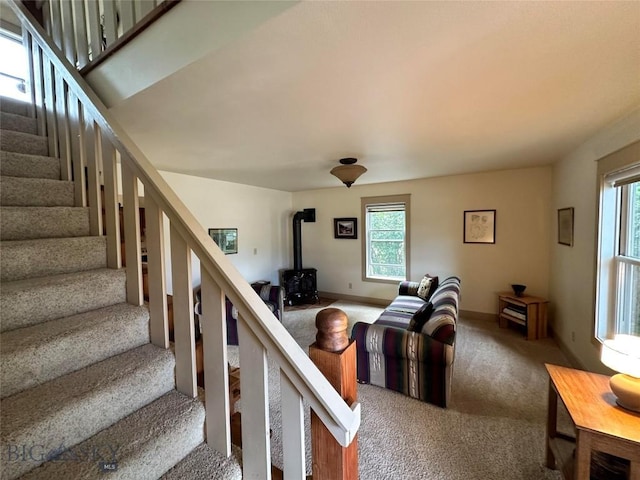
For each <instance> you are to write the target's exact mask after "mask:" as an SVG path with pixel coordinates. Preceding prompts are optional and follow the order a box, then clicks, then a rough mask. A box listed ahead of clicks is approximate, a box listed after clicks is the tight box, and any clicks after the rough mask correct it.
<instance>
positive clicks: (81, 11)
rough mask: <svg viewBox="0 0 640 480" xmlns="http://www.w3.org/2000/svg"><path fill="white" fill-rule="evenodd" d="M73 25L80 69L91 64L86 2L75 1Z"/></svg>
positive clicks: (81, 0)
mask: <svg viewBox="0 0 640 480" xmlns="http://www.w3.org/2000/svg"><path fill="white" fill-rule="evenodd" d="M73 25H74V30H75V33H76V52H77V56H76V58H77V65H78V68H82V67H84V66H85V65H86V64H87V63H89V39H88V37H87V15H86V12H85V8H84V0H73Z"/></svg>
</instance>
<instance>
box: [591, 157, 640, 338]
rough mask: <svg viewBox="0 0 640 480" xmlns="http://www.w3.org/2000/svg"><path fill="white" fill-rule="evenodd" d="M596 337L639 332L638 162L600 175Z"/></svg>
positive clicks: (639, 216) (639, 167) (639, 177)
mask: <svg viewBox="0 0 640 480" xmlns="http://www.w3.org/2000/svg"><path fill="white" fill-rule="evenodd" d="M600 198H601V201H600V226H599V246H598V247H599V252H598V254H599V258H598V278H597V292H596V299H597V303H596V337H597V338H598V339H599V340H604V339H605V338H610V337H612V336H613V335H614V334H616V333H625V334H630V335H637V336H640V164H637V165H634V166H630V167H627V168H622V169H620V170H616V171H614V172H611V173H607V174H604V175H603V176H602V184H601V197H600Z"/></svg>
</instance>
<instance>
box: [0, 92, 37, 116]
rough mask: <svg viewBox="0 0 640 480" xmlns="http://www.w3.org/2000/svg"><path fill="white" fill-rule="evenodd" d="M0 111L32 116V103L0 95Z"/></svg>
mask: <svg viewBox="0 0 640 480" xmlns="http://www.w3.org/2000/svg"><path fill="white" fill-rule="evenodd" d="M0 111H3V112H7V113H15V114H16V115H24V116H25V117H30V116H31V113H30V112H31V104H30V103H27V102H22V101H20V100H16V99H15V98H9V97H0Z"/></svg>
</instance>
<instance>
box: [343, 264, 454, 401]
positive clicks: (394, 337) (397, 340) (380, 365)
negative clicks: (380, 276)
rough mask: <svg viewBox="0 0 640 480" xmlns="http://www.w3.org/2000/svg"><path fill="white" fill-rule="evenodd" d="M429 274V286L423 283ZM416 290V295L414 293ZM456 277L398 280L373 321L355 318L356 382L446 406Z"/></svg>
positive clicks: (449, 379)
mask: <svg viewBox="0 0 640 480" xmlns="http://www.w3.org/2000/svg"><path fill="white" fill-rule="evenodd" d="M428 278H430V279H431V282H430V287H429V288H428V290H426V289H425V288H422V287H424V283H425V282H426V280H427V279H428ZM419 293H420V295H419ZM459 297H460V279H459V278H458V277H455V276H452V277H449V278H447V279H445V280H443V281H442V282H438V278H437V277H430V276H429V275H425V278H424V279H423V280H422V281H421V282H409V281H405V282H401V283H400V285H399V288H398V296H397V297H396V298H395V299H394V300H393V301H392V302H391V304H389V306H387V307H386V308H385V310H384V311H383V312H382V314H381V315H380V316H379V317H378V319H377V320H376V321H375V322H374V323H373V324H369V323H364V322H357V323H356V324H355V325H354V326H353V329H352V330H351V339H352V340H355V342H356V349H357V376H358V381H359V382H360V383H367V384H371V385H377V386H380V387H384V388H388V389H391V390H395V391H397V392H401V393H403V394H405V395H408V396H410V397H413V398H416V399H419V400H422V401H424V402H429V403H432V404H434V405H438V406H440V407H443V408H446V407H447V406H448V405H449V401H450V397H451V379H452V374H453V361H454V357H455V340H456V323H457V320H458V303H459Z"/></svg>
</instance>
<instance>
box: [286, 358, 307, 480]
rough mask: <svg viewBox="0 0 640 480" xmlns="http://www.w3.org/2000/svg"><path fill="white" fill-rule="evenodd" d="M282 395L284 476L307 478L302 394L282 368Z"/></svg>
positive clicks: (288, 477)
mask: <svg viewBox="0 0 640 480" xmlns="http://www.w3.org/2000/svg"><path fill="white" fill-rule="evenodd" d="M280 396H281V403H280V408H281V411H282V455H283V464H284V469H283V476H284V480H301V479H304V478H306V470H305V444H304V405H303V403H302V396H301V395H300V393H299V392H298V390H296V388H295V386H294V384H293V383H292V382H291V380H290V379H289V377H287V375H286V374H285V372H283V371H282V370H280Z"/></svg>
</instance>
